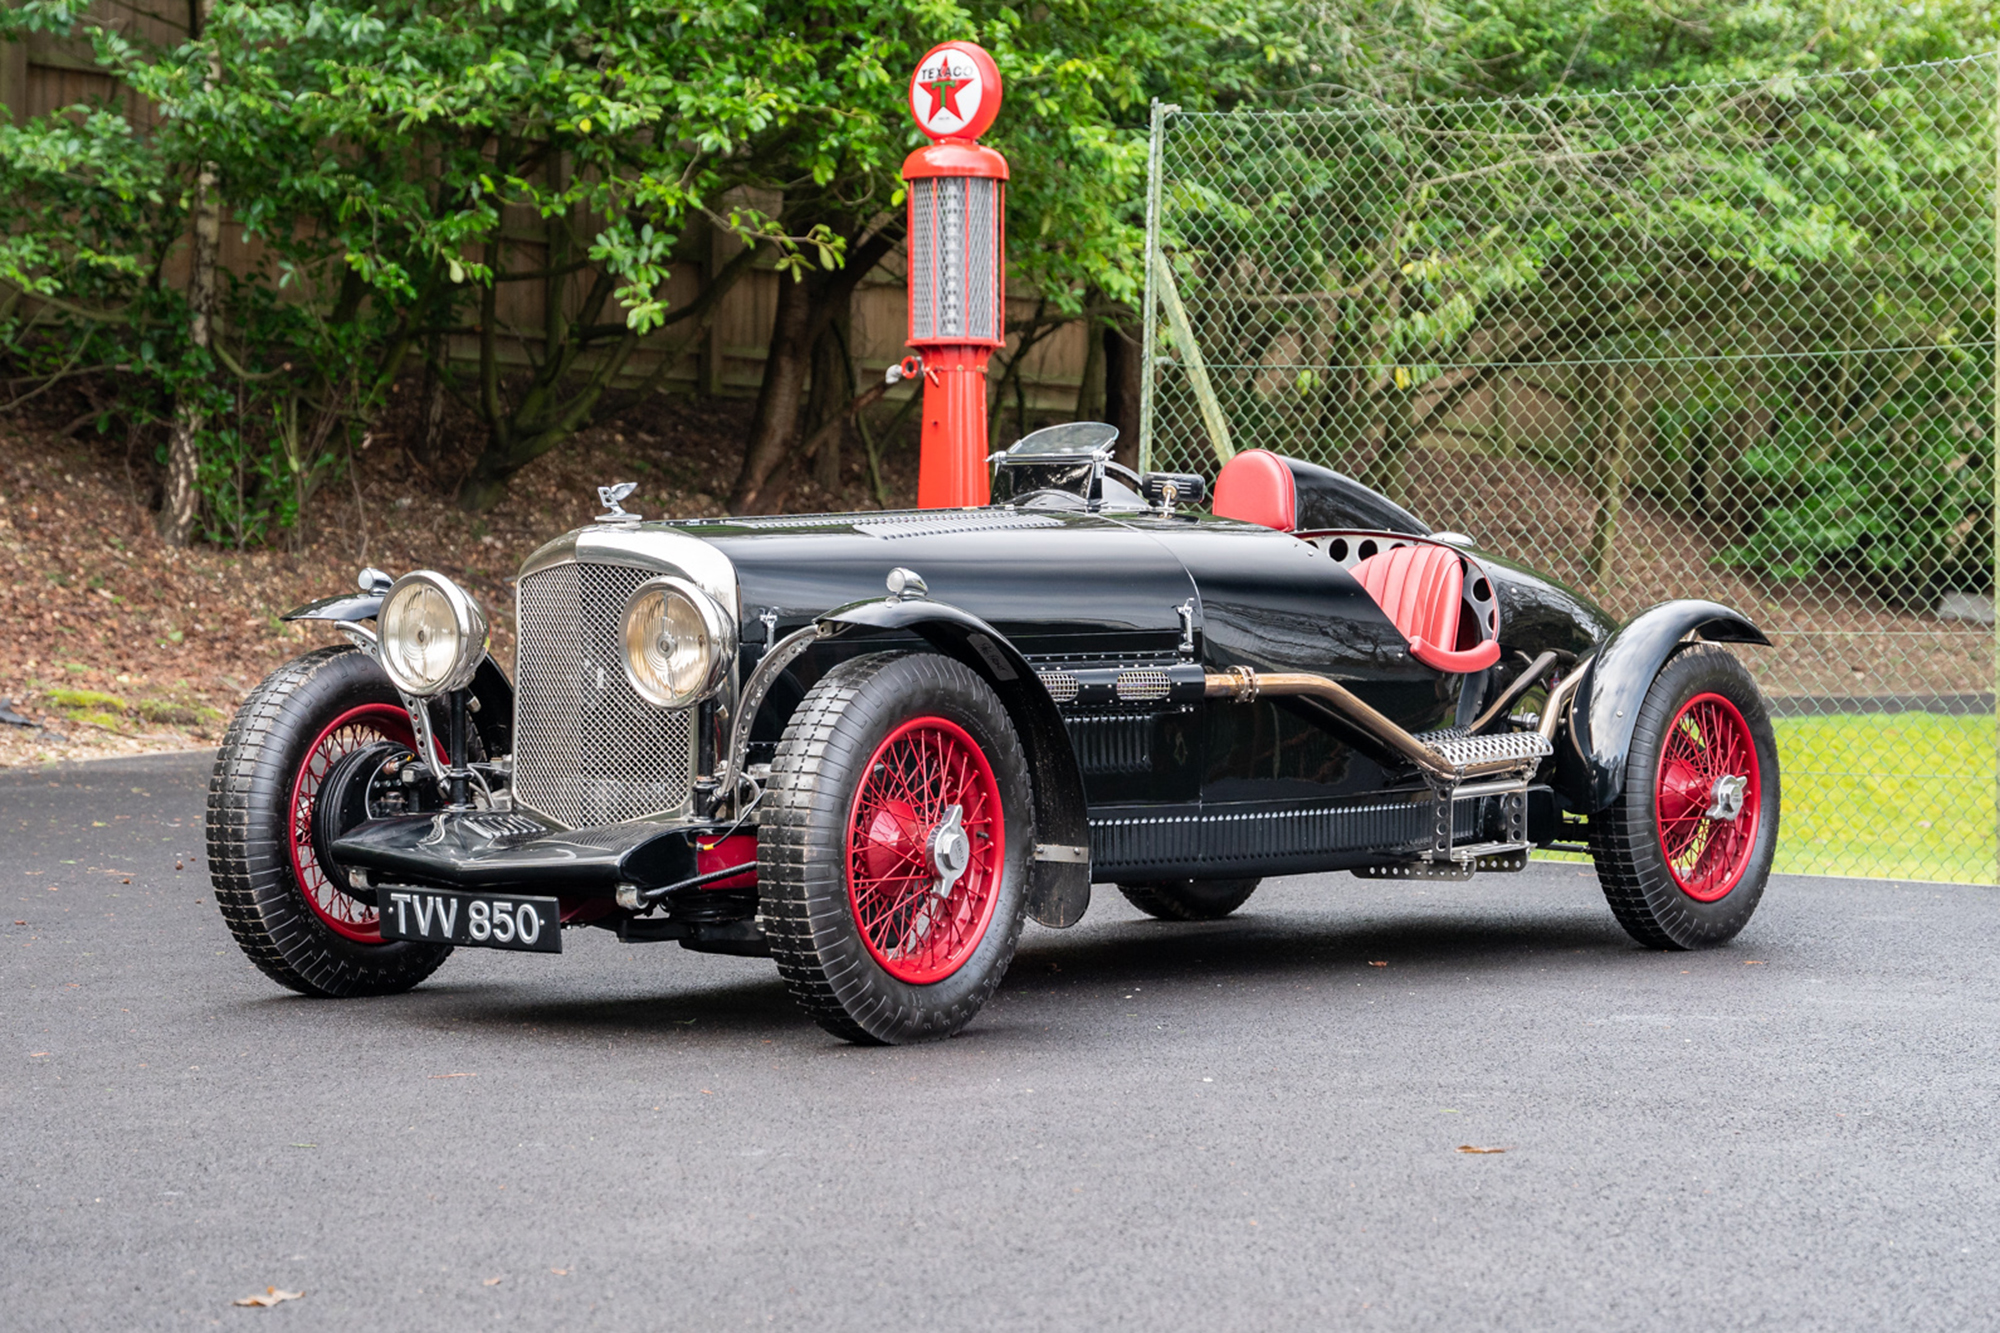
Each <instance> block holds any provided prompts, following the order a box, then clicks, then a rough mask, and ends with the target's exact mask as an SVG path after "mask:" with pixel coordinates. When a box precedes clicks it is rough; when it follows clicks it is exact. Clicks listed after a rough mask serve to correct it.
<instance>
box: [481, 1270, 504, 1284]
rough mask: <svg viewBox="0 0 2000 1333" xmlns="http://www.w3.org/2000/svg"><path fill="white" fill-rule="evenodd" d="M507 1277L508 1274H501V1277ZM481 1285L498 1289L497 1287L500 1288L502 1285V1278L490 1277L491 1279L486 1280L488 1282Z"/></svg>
mask: <svg viewBox="0 0 2000 1333" xmlns="http://www.w3.org/2000/svg"><path fill="white" fill-rule="evenodd" d="M505 1276H506V1274H504V1273H503V1274H501V1277H505ZM480 1285H482V1286H487V1287H497V1286H499V1285H500V1278H498V1277H489V1278H487V1279H486V1281H485V1282H483V1283H481V1284H480Z"/></svg>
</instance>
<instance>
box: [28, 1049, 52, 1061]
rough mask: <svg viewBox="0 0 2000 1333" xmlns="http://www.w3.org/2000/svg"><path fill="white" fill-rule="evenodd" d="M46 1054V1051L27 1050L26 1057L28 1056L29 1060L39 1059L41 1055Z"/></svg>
mask: <svg viewBox="0 0 2000 1333" xmlns="http://www.w3.org/2000/svg"><path fill="white" fill-rule="evenodd" d="M47 1054H48V1052H47V1051H29V1052H28V1058H29V1059H30V1060H39V1059H41V1058H42V1057H43V1056H45V1055H47Z"/></svg>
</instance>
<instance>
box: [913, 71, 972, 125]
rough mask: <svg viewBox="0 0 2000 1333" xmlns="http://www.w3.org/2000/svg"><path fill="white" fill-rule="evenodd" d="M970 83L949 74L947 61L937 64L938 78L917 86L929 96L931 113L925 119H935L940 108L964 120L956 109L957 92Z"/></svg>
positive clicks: (967, 80) (963, 116)
mask: <svg viewBox="0 0 2000 1333" xmlns="http://www.w3.org/2000/svg"><path fill="white" fill-rule="evenodd" d="M971 82H972V80H971V79H961V78H957V77H955V76H954V75H953V74H952V72H951V62H950V61H949V60H945V61H941V62H939V65H938V76H937V77H936V78H935V79H932V80H931V81H930V82H929V83H920V84H918V85H917V87H919V88H922V89H923V90H924V91H925V92H927V93H929V94H930V95H931V113H930V115H929V116H926V117H925V119H926V120H929V119H932V118H935V117H936V115H937V113H938V111H939V109H940V108H942V109H943V110H946V111H949V112H951V114H952V115H954V116H957V117H958V118H959V119H960V120H964V119H965V114H964V113H963V112H961V111H960V110H959V109H958V90H959V89H960V88H963V87H965V86H966V85H967V84H969V83H971Z"/></svg>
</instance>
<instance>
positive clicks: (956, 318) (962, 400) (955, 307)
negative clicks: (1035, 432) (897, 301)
mask: <svg viewBox="0 0 2000 1333" xmlns="http://www.w3.org/2000/svg"><path fill="white" fill-rule="evenodd" d="M999 109H1000V75H999V71H998V70H997V69H995V68H994V65H993V60H992V58H991V57H990V56H988V55H987V54H986V52H984V51H982V50H980V49H979V48H978V47H976V46H974V45H972V43H970V42H946V43H944V44H942V45H941V46H938V47H936V48H934V49H933V50H932V51H931V52H930V53H928V54H927V55H925V56H924V58H923V60H921V61H919V62H918V65H917V72H916V74H915V75H914V76H913V77H912V79H911V82H910V110H911V113H912V114H913V115H914V116H915V117H916V120H917V124H918V126H919V128H921V129H922V130H923V131H924V133H926V134H928V135H931V136H932V137H933V138H934V139H936V142H934V143H932V144H930V145H928V146H927V147H924V148H919V149H918V150H917V151H916V152H914V153H911V154H910V156H909V157H908V158H907V159H905V161H904V162H903V179H904V180H906V181H908V182H909V259H910V262H909V293H910V336H909V344H910V346H912V347H914V348H916V349H917V350H918V352H919V353H920V354H921V357H922V360H923V367H924V369H923V376H924V389H923V393H924V405H923V435H922V453H921V455H920V461H919V464H918V470H917V505H918V507H919V508H923V509H948V508H957V507H960V506H966V505H983V504H985V503H987V501H988V500H989V499H990V498H991V482H990V479H989V478H988V476H987V470H986V363H987V360H988V358H990V357H991V356H992V354H993V351H994V349H995V348H998V347H1002V346H1005V345H1006V342H1007V222H1006V218H1007V159H1006V158H1004V157H1002V156H1001V155H1000V154H998V153H996V152H994V151H993V150H992V149H991V148H987V147H986V146H984V145H983V144H978V143H974V142H973V141H972V136H973V135H976V134H978V133H980V132H981V131H983V130H984V129H985V128H986V127H987V126H988V125H990V124H991V123H992V121H993V117H994V116H995V115H996V114H998V112H999Z"/></svg>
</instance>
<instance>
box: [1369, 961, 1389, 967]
mask: <svg viewBox="0 0 2000 1333" xmlns="http://www.w3.org/2000/svg"><path fill="white" fill-rule="evenodd" d="M1368 966H1370V967H1387V966H1389V964H1388V963H1386V962H1381V963H1370V964H1368Z"/></svg>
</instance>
